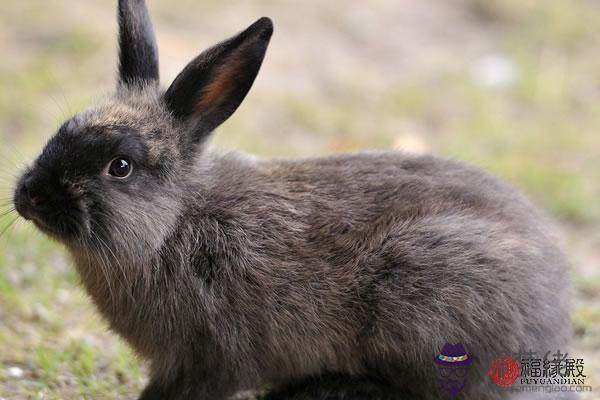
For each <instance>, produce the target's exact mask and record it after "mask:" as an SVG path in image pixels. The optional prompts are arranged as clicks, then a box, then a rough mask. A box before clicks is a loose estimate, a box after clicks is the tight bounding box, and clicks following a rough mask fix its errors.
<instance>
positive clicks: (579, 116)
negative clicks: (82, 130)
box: [0, 0, 600, 399]
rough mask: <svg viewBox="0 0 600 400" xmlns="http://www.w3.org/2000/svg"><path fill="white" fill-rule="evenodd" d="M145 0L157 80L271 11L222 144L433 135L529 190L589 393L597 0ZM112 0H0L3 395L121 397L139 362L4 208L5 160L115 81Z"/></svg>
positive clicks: (417, 147) (8, 175) (595, 252)
mask: <svg viewBox="0 0 600 400" xmlns="http://www.w3.org/2000/svg"><path fill="white" fill-rule="evenodd" d="M148 3H149V6H150V10H151V13H152V15H153V18H154V21H155V22H154V24H155V28H156V30H157V36H158V42H159V47H160V53H161V70H162V77H163V83H164V84H165V85H167V84H168V83H169V82H170V81H171V80H172V79H173V78H174V77H175V75H176V74H177V73H178V72H179V70H180V69H181V68H183V66H184V65H185V64H186V62H187V61H189V60H190V59H191V58H192V57H193V56H195V55H196V54H197V53H198V52H199V51H200V50H201V49H203V48H206V47H207V46H210V45H212V44H213V43H215V42H217V41H220V40H222V39H224V38H226V37H228V36H230V35H231V34H233V33H235V32H237V31H239V30H241V29H243V28H244V27H246V26H247V25H248V24H250V23H251V22H252V21H254V20H255V19H256V18H258V17H260V16H262V15H267V16H270V17H272V18H273V20H274V22H275V35H274V37H273V40H272V42H271V46H270V49H269V51H268V53H267V57H266V60H265V63H264V65H263V68H262V71H261V73H260V75H259V78H258V79H257V81H256V83H255V85H254V88H253V90H252V91H251V93H250V95H249V96H248V97H247V99H246V101H245V103H244V105H242V106H241V107H240V109H239V110H238V112H237V113H236V114H235V115H234V116H233V117H232V118H231V119H230V120H229V121H228V122H226V123H225V124H224V125H223V126H222V127H220V128H219V129H218V131H217V132H216V135H215V146H217V147H218V148H220V149H224V150H225V149H228V150H229V149H237V150H241V151H246V152H251V153H254V154H256V155H259V156H263V157H303V156H314V155H319V154H328V153H334V152H342V151H358V150H362V149H367V148H383V149H393V148H396V149H404V150H408V151H413V152H433V153H437V154H441V155H444V156H447V157H452V158H457V159H461V160H466V161H469V162H472V163H474V164H476V165H479V166H481V167H484V168H486V169H488V170H490V171H492V172H493V173H495V174H497V175H499V176H502V177H504V178H505V179H507V180H509V181H511V182H513V183H514V184H515V185H516V186H518V187H520V188H522V189H523V190H524V191H526V192H527V193H528V194H530V196H531V197H532V198H533V199H534V200H535V201H536V202H538V203H539V204H540V205H542V206H543V207H545V208H546V209H547V210H548V211H549V213H550V214H551V215H552V216H553V217H554V220H555V221H556V224H557V227H558V233H559V236H560V238H561V240H562V242H563V246H564V248H565V251H566V252H567V254H568V257H569V259H570V261H571V264H572V274H571V275H572V280H573V285H574V293H575V301H574V303H573V325H574V330H575V342H574V346H573V348H572V349H571V354H572V355H573V356H577V357H579V358H584V360H585V373H586V375H587V376H588V384H590V385H592V386H593V387H594V389H595V390H596V392H598V391H600V323H599V322H600V268H599V267H600V265H599V264H600V263H599V259H600V229H599V228H600V132H599V130H600V29H599V27H600V1H597V0H570V1H566V0H539V1H535V0H493V1H492V0H429V1H410V0H371V1H369V2H360V3H359V2H347V1H340V0H329V1H300V0H295V1H285V2H283V1H275V0H252V1H244V2H229V1H217V0H204V1H201V0H148ZM115 4H116V1H101V0H94V1H92V0H87V1H78V0H52V1H35V0H23V1H2V2H0V146H1V149H0V215H2V216H1V217H0V232H3V231H4V228H6V230H5V231H4V233H3V234H2V235H1V237H0V398H2V399H29V398H32V399H71V398H90V399H112V398H131V397H133V396H134V394H135V393H137V392H138V391H139V390H140V389H141V387H142V385H143V383H144V379H145V375H144V366H143V364H142V363H140V362H139V360H137V359H136V357H135V356H134V355H133V354H132V353H131V352H130V351H129V350H128V348H127V346H126V345H125V344H123V343H122V342H121V341H119V339H118V338H117V337H116V336H115V335H114V334H112V333H110V332H109V331H108V330H107V327H106V324H105V323H104V322H103V321H102V320H101V319H100V318H99V317H98V315H97V313H96V312H95V310H94V309H93V307H92V306H91V304H90V301H89V300H88V299H87V297H86V295H85V293H83V291H82V290H81V289H80V288H79V286H78V278H77V276H76V274H75V272H74V269H73V268H72V265H71V262H70V260H69V259H68V258H67V257H66V256H65V254H64V252H63V251H62V249H61V248H60V246H59V245H57V244H55V243H51V242H50V241H48V240H47V239H45V238H44V237H43V236H42V235H41V234H39V233H37V232H36V230H35V229H34V228H33V227H32V226H30V225H29V224H27V223H26V222H25V221H22V220H21V221H19V220H18V221H16V222H15V223H14V224H11V223H12V221H13V219H14V218H15V217H16V214H15V213H14V212H11V211H10V210H11V208H12V206H11V190H12V186H13V184H14V179H15V177H16V176H17V174H18V171H19V169H20V168H22V167H23V165H25V164H26V163H27V161H28V160H30V159H31V158H32V157H33V156H35V154H36V153H37V152H38V151H39V150H40V149H41V147H42V146H43V144H44V142H45V140H47V139H48V138H49V136H51V135H52V133H53V132H54V131H55V129H56V128H57V127H58V126H59V124H60V123H61V122H62V120H63V119H65V118H66V117H69V116H70V115H72V114H73V113H75V112H77V111H80V110H82V109H83V108H84V107H85V106H86V105H87V104H89V103H90V102H91V101H93V100H94V99H95V98H98V97H99V96H102V95H103V94H106V93H110V91H111V90H112V89H113V84H114V75H115V70H116V32H117V27H116V21H115ZM565 284H567V283H565ZM564 323H565V324H568V323H569V322H568V321H564ZM583 398H587V399H592V398H596V397H594V395H593V394H588V395H587V396H585V397H583Z"/></svg>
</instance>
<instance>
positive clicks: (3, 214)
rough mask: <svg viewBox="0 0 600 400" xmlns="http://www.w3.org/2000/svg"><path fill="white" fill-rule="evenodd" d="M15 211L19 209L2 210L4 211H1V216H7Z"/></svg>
mask: <svg viewBox="0 0 600 400" xmlns="http://www.w3.org/2000/svg"><path fill="white" fill-rule="evenodd" d="M15 211H17V210H15V209H14V208H11V209H9V210H6V211H2V212H0V218H3V217H5V216H7V215H9V214H11V213H13V212H15Z"/></svg>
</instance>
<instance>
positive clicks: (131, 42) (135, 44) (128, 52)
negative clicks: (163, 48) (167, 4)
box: [119, 0, 159, 86]
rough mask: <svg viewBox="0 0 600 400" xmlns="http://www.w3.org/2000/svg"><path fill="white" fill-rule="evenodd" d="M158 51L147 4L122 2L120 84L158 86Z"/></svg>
mask: <svg viewBox="0 0 600 400" xmlns="http://www.w3.org/2000/svg"><path fill="white" fill-rule="evenodd" d="M158 79H159V75H158V50H157V47H156V39H155V38H154V30H153V28H152V22H151V21H150V15H149V14H148V8H147V7H146V2H145V1H144V0H119V82H120V83H122V84H124V85H125V86H132V85H136V84H137V85H143V84H146V83H155V84H158Z"/></svg>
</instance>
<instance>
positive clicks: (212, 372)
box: [14, 0, 570, 400]
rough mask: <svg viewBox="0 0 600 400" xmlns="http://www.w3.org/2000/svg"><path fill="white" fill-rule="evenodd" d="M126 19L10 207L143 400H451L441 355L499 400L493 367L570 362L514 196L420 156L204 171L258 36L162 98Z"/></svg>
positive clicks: (136, 30)
mask: <svg viewBox="0 0 600 400" xmlns="http://www.w3.org/2000/svg"><path fill="white" fill-rule="evenodd" d="M118 15H119V27H120V35H119V44H120V67H119V78H118V85H117V90H116V93H115V94H114V96H112V97H110V98H108V99H106V100H105V101H103V102H100V103H99V104H97V105H95V106H94V107H92V108H90V109H88V110H87V111H85V112H83V113H81V114H78V115H76V116H75V117H73V118H72V119H70V120H69V121H67V122H66V123H65V124H64V125H62V127H60V129H59V130H58V132H57V133H56V135H55V136H54V137H52V138H51V139H50V141H49V142H48V143H47V145H46V147H45V148H44V150H43V151H42V153H41V154H40V156H39V157H38V158H37V159H36V160H35V162H34V163H33V165H32V166H31V167H30V168H28V169H27V170H26V171H25V172H24V174H23V176H22V177H21V178H20V180H19V182H18V185H17V189H16V191H15V195H14V202H15V206H16V208H17V210H18V212H19V213H20V214H21V215H22V216H23V217H25V218H26V219H29V220H31V221H32V222H33V223H34V224H35V225H36V226H37V227H38V228H39V229H40V230H41V231H42V232H44V233H46V234H47V235H49V236H50V237H52V238H54V239H56V240H57V241H59V242H61V243H62V244H64V246H65V247H66V248H67V249H68V251H69V252H70V254H71V255H72V257H73V259H74V260H75V264H76V266H77V269H78V272H79V274H80V275H81V280H82V282H83V285H84V286H85V288H86V290H87V292H88V293H89V295H90V296H91V299H92V300H93V302H94V303H95V304H96V306H97V307H98V309H99V311H100V312H101V314H102V315H103V316H104V318H106V320H107V321H108V322H109V323H110V326H111V328H112V329H113V330H114V331H115V332H117V333H118V334H119V335H121V336H122V337H123V338H125V339H126V340H127V342H128V343H129V344H130V345H131V346H132V347H133V348H134V349H135V351H136V352H137V353H138V354H140V355H141V356H142V357H144V358H145V359H147V360H149V361H150V366H151V368H150V383H149V384H148V386H147V387H146V388H145V390H144V391H143V393H142V394H141V397H140V399H142V400H150V399H172V400H182V399H224V398H228V397H230V396H232V395H234V394H235V393H237V392H238V391H240V390H247V389H249V390H252V389H255V390H256V389H258V390H263V391H265V390H266V394H264V396H265V398H268V399H284V398H289V399H362V398H372V399H409V398H410V399H413V398H420V399H437V398H444V397H445V396H446V395H445V394H444V392H443V391H442V390H441V389H440V387H438V384H437V382H438V375H437V373H438V371H437V370H436V363H435V362H434V357H436V355H437V354H438V353H440V349H441V348H442V346H443V345H444V343H460V344H461V345H462V346H464V348H465V349H466V354H465V355H464V357H463V358H461V360H464V359H465V358H466V357H470V360H471V361H472V365H470V367H469V368H470V369H469V375H468V381H467V382H466V384H465V386H464V390H462V392H461V393H460V394H459V395H458V397H459V398H463V399H499V398H506V397H508V394H509V392H508V391H507V390H506V389H505V388H501V387H499V386H497V385H496V384H494V382H492V380H491V379H490V377H489V376H488V370H489V368H490V365H491V363H492V361H493V360H494V359H495V358H497V357H499V356H501V355H504V354H512V353H515V352H518V351H520V350H530V349H532V350H536V351H542V352H545V351H549V350H556V349H563V350H564V349H565V348H566V346H567V345H568V339H569V333H570V328H569V313H568V310H569V303H568V285H567V276H566V268H565V262H564V260H563V256H562V255H561V253H560V252H559V250H557V248H556V247H555V245H554V244H553V242H552V240H551V238H549V235H548V231H547V228H546V225H545V224H544V222H543V217H542V216H541V215H540V213H539V212H538V211H537V210H536V208H535V207H533V206H532V205H531V204H530V202H529V201H528V200H527V199H526V198H525V197H524V196H522V195H521V194H519V193H517V192H516V191H515V190H513V189H512V188H511V187H509V186H508V185H506V184H504V183H502V182H500V181H499V180H497V179H495V178H493V177H491V176H490V175H488V174H486V173H484V172H481V171H479V170H477V169H475V168H473V167H470V166H468V165H465V164H462V163H459V162H455V161H449V160H444V159H441V158H437V157H433V156H416V155H410V154H404V153H399V152H364V153H358V154H346V155H336V156H331V157H324V158H312V159H303V160H297V161H280V160H277V161H263V160H256V159H254V158H252V157H247V156H244V155H242V154H237V153H230V154H217V153H215V152H213V151H211V150H210V149H208V147H207V142H208V139H209V138H210V134H211V132H212V131H213V130H214V129H215V128H216V127H217V126H219V125H220V124H221V123H223V122H224V121H225V120H226V119H227V118H228V117H229V116H230V115H231V114H232V113H233V112H234V111H235V110H236V109H237V107H238V106H239V105H240V103H241V102H242V100H243V99H244V97H245V96H246V94H247V93H248V91H249V90H250V87H251V86H252V83H253V81H254V79H255V77H256V75H257V73H258V71H259V68H260V66H261V63H262V61H263V57H264V55H265V52H266V49H267V45H268V43H269V40H270V37H271V34H272V32H273V26H272V23H271V21H270V20H269V19H268V18H261V19H259V20H258V21H256V22H255V23H254V24H252V25H251V26H250V27H249V28H247V29H246V30H245V31H243V32H241V33H239V34H238V35H236V36H234V37H232V38H230V39H228V40H226V41H224V42H222V43H220V44H218V45H216V46H214V47H212V48H210V49H208V50H206V51H205V52H203V53H202V54H200V55H199V56H198V57H196V58H195V59H194V60H193V61H191V62H190V63H189V64H188V66H187V67H185V69H184V70H183V71H182V72H181V73H180V74H179V76H177V78H176V79H175V81H174V82H173V83H172V84H171V86H170V87H169V88H168V89H167V90H166V91H164V90H161V89H160V87H159V72H158V53H157V50H156V44H155V39H154V33H153V28H152V25H151V22H150V17H149V14H148V11H147V9H146V5H145V3H144V1H143V0H120V1H119V13H118ZM471 361H470V362H471Z"/></svg>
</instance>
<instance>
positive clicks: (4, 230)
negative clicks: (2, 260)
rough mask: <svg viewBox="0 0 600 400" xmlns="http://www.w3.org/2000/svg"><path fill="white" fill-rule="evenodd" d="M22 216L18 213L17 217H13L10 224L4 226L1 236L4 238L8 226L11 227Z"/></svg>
mask: <svg viewBox="0 0 600 400" xmlns="http://www.w3.org/2000/svg"><path fill="white" fill-rule="evenodd" d="M19 218H20V216H19V215H17V216H16V217H15V218H13V219H12V220H11V221H10V222H9V223H8V225H6V226H5V227H4V229H2V231H0V238H2V236H4V234H5V233H6V231H7V230H8V228H10V227H11V226H12V225H13V224H14V223H15V222H16V221H17V220H18V219H19Z"/></svg>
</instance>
